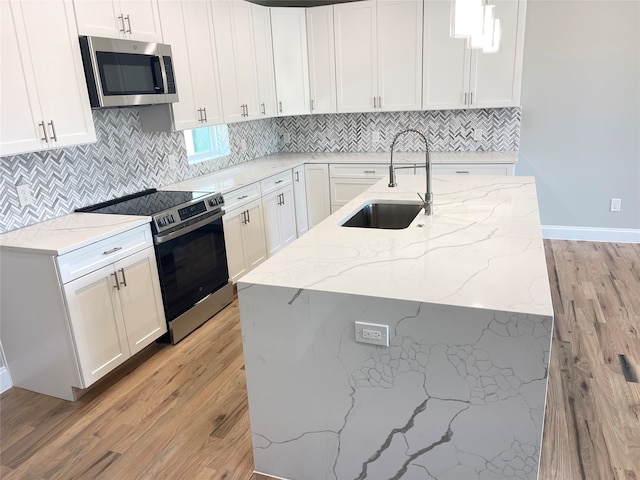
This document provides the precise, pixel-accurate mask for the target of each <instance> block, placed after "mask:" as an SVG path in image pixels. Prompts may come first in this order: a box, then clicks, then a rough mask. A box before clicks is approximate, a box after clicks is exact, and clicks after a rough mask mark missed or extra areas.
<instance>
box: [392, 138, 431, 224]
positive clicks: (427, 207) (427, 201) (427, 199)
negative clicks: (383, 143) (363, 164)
mask: <svg viewBox="0 0 640 480" xmlns="http://www.w3.org/2000/svg"><path fill="white" fill-rule="evenodd" d="M405 133H417V134H418V135H420V137H421V138H422V140H424V151H425V161H424V166H425V168H426V169H427V171H426V174H425V178H426V189H427V191H426V192H425V194H424V198H423V197H422V195H420V194H419V193H418V196H419V197H420V200H422V208H424V214H425V215H432V214H433V192H432V191H431V159H430V157H429V144H428V143H427V137H425V136H424V134H422V133H421V132H419V131H418V130H414V129H413V128H408V129H406V130H402V131H401V132H399V133H397V134H396V136H395V137H393V142H391V164H390V165H389V186H390V187H397V186H398V184H397V183H396V171H395V168H408V167H395V168H394V167H393V149H394V147H395V146H396V141H397V140H398V138H399V137H400V136H402V135H404V134H405ZM411 168H412V167H411Z"/></svg>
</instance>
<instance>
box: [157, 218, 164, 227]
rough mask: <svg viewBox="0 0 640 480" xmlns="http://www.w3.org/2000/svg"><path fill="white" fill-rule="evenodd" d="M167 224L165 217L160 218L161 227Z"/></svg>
mask: <svg viewBox="0 0 640 480" xmlns="http://www.w3.org/2000/svg"><path fill="white" fill-rule="evenodd" d="M165 225H166V222H165V221H164V218H159V219H158V226H159V227H164V226H165Z"/></svg>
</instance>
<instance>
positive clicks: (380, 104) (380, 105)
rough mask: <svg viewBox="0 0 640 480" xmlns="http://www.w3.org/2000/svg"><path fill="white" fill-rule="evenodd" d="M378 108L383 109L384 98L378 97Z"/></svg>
mask: <svg viewBox="0 0 640 480" xmlns="http://www.w3.org/2000/svg"><path fill="white" fill-rule="evenodd" d="M378 108H382V97H378Z"/></svg>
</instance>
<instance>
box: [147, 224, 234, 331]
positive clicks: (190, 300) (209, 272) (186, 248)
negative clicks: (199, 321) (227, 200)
mask: <svg viewBox="0 0 640 480" xmlns="http://www.w3.org/2000/svg"><path fill="white" fill-rule="evenodd" d="M156 253H157V257H158V267H159V268H158V270H159V273H160V285H161V287H162V294H163V301H164V307H165V315H166V317H167V320H173V319H175V318H176V317H178V316H179V315H180V314H182V313H184V312H186V311H187V310H188V309H189V308H191V307H192V306H193V305H195V304H196V303H198V302H199V301H200V300H202V299H203V298H205V297H206V296H207V295H209V294H210V293H212V292H214V291H216V290H217V289H218V288H220V287H222V286H224V285H225V284H226V283H227V281H228V280H229V271H228V269H227V256H226V251H225V244H224V231H223V229H222V219H218V220H215V221H213V222H211V223H209V224H207V225H205V226H203V227H200V228H199V229H197V230H194V231H193V232H190V233H187V234H185V235H182V236H180V237H177V238H175V239H173V240H170V241H168V242H165V243H161V244H160V245H158V249H157V252H156Z"/></svg>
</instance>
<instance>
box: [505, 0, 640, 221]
mask: <svg viewBox="0 0 640 480" xmlns="http://www.w3.org/2000/svg"><path fill="white" fill-rule="evenodd" d="M525 37H526V38H525V53H524V72H523V83H522V125H521V133H520V155H519V162H520V163H519V164H518V166H517V174H518V175H535V177H536V182H537V187H538V197H539V202H540V214H541V220H542V224H543V225H564V226H577V227H599V228H603V229H640V1H638V0H628V1H617V0H606V1H603V0H587V1H582V0H581V1H576V0H529V2H528V9H527V23H526V33H525ZM614 197H615V198H621V199H622V210H621V212H619V213H611V212H609V202H610V200H611V198H614ZM639 232H640V230H639Z"/></svg>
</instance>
